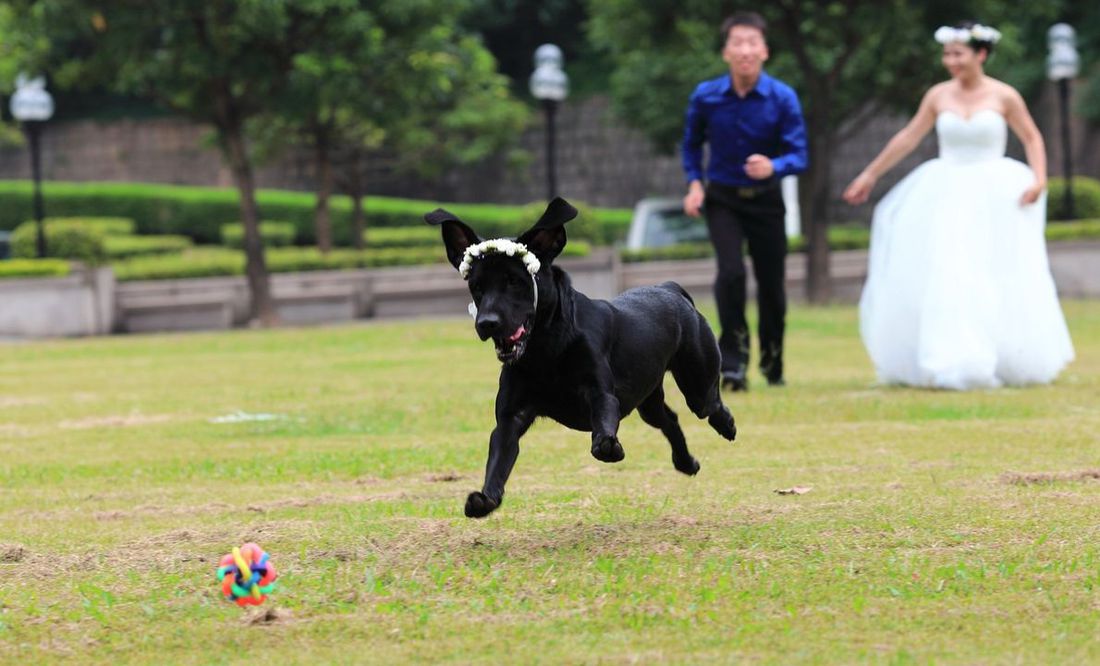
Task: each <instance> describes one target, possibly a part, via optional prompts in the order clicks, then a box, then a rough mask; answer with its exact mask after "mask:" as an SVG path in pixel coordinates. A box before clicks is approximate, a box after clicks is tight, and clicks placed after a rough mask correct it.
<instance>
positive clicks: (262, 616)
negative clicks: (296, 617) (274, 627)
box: [241, 608, 292, 627]
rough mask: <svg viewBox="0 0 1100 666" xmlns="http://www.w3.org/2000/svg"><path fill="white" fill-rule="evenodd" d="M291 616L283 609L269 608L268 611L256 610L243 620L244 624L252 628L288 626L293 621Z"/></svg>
mask: <svg viewBox="0 0 1100 666" xmlns="http://www.w3.org/2000/svg"><path fill="white" fill-rule="evenodd" d="M291 617H292V616H291V614H290V611H288V610H283V609H282V608H268V609H266V610H255V611H252V612H251V613H249V614H247V615H245V616H244V617H242V618H241V622H242V623H243V624H247V625H249V626H252V627H257V626H267V625H271V624H286V623H287V622H290V620H291Z"/></svg>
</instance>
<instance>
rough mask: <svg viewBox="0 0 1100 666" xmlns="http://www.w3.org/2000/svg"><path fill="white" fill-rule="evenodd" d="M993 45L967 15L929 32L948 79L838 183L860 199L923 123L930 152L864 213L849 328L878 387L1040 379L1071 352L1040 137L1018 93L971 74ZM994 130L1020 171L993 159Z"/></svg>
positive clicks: (996, 151) (1000, 153)
mask: <svg viewBox="0 0 1100 666" xmlns="http://www.w3.org/2000/svg"><path fill="white" fill-rule="evenodd" d="M999 39H1000V33H998V32H997V31H996V30H994V29H992V28H989V27H986V26H982V25H978V24H974V23H963V24H960V25H959V26H958V27H955V28H950V27H943V28H940V29H939V30H937V31H936V40H937V41H938V42H940V43H941V44H943V65H944V67H946V68H947V71H948V72H949V73H950V74H951V79H950V80H949V81H945V82H943V83H940V84H937V85H935V86H933V87H932V88H931V89H930V90H929V91H928V92H927V93H926V94H925V96H924V99H923V100H922V101H921V104H920V108H919V109H918V110H917V113H916V115H915V116H914V117H913V118H912V120H910V121H909V124H908V125H906V126H905V128H904V129H902V130H901V131H900V132H898V133H897V134H896V135H894V137H893V138H892V139H890V141H889V143H887V144H886V147H885V148H883V150H882V152H881V153H879V155H878V156H877V157H876V158H875V159H874V160H873V161H872V162H871V163H870V164H868V165H867V168H865V169H864V170H863V172H862V173H860V174H859V175H858V176H857V177H856V178H855V180H853V181H852V183H851V184H850V185H849V186H848V187H847V189H846V190H845V191H844V199H845V200H846V201H847V202H848V203H850V204H852V205H856V204H860V203H863V202H865V201H866V200H867V198H868V196H869V195H870V193H871V190H872V189H873V188H874V186H875V182H876V181H877V180H878V178H879V177H880V176H882V174H884V173H886V172H887V171H888V170H889V169H890V168H891V167H893V166H894V165H895V164H897V163H898V162H899V161H900V160H901V159H902V158H904V157H905V156H906V155H908V154H909V153H910V152H912V151H913V149H914V148H916V147H917V145H918V144H919V143H920V141H921V139H922V138H923V137H924V136H925V135H926V134H927V133H928V132H929V131H930V130H931V129H932V128H933V127H935V128H936V134H937V136H938V138H939V147H940V155H939V157H938V158H937V159H933V160H930V161H928V162H925V163H924V164H922V165H921V166H919V167H918V168H917V169H915V170H914V171H913V172H912V173H910V174H909V175H908V176H906V177H905V178H904V179H903V180H902V181H901V182H899V183H898V184H897V185H896V186H895V187H894V188H893V189H892V190H891V191H890V192H888V193H887V194H886V196H884V197H883V198H882V200H881V201H880V202H879V204H878V205H877V206H876V207H875V212H874V218H873V221H872V227H871V251H870V259H869V266H868V275H867V283H866V284H865V285H864V288H863V295H862V298H861V299H860V333H861V335H862V337H863V342H864V345H866V347H867V351H868V353H869V354H870V356H871V360H872V361H873V362H874V364H875V369H876V371H877V373H878V378H879V380H880V381H881V382H883V383H888V384H907V385H911V386H923V387H932V388H945V389H958V390H965V389H971V388H986V387H995V386H1000V385H1002V384H1013V385H1021V384H1034V383H1048V382H1050V381H1052V380H1053V379H1054V378H1055V377H1056V376H1057V375H1058V373H1059V372H1060V371H1061V370H1062V368H1064V367H1065V365H1066V364H1067V363H1068V362H1070V361H1071V360H1073V344H1072V342H1071V341H1070V337H1069V331H1068V330H1067V328H1066V322H1065V318H1064V317H1063V316H1062V310H1061V307H1060V306H1059V304H1058V296H1057V293H1056V292H1055V289H1054V281H1053V279H1052V278H1051V276H1050V267H1049V265H1048V263H1047V255H1046V241H1045V238H1044V234H1043V228H1044V226H1045V224H1046V192H1045V189H1046V155H1045V148H1044V146H1043V137H1042V135H1041V134H1040V133H1039V130H1038V128H1037V127H1036V126H1035V122H1034V121H1033V120H1032V118H1031V115H1030V114H1029V113H1028V110H1027V106H1026V105H1025V104H1024V101H1023V98H1022V97H1021V96H1020V94H1019V93H1018V92H1017V91H1016V90H1015V89H1013V88H1012V87H1011V86H1009V85H1007V84H1005V83H1002V82H1001V81H997V80H995V79H992V78H990V77H988V76H986V75H985V74H984V72H983V71H982V65H983V63H985V61H986V58H988V57H989V53H990V51H991V50H992V48H993V44H994V43H996V42H997V41H998V40H999ZM1007 128H1011V129H1012V131H1013V132H1015V134H1016V136H1018V137H1019V139H1020V141H1021V143H1023V146H1024V150H1025V152H1026V155H1027V162H1028V166H1025V165H1024V164H1022V163H1020V162H1018V161H1016V160H1012V159H1009V158H1007V157H1005V156H1004V150H1005V141H1006V138H1007V136H1006V135H1007ZM1029 167H1030V168H1029Z"/></svg>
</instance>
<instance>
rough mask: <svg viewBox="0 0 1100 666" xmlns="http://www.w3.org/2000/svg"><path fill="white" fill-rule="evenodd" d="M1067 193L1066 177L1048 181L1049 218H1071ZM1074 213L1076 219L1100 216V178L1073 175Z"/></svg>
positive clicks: (1089, 218)
mask: <svg viewBox="0 0 1100 666" xmlns="http://www.w3.org/2000/svg"><path fill="white" fill-rule="evenodd" d="M1065 195H1066V179H1065V178H1051V179H1050V180H1049V181H1048V182H1047V219H1048V220H1067V219H1069V211H1067V210H1066V209H1065ZM1073 213H1074V218H1073V219H1076V220H1091V219H1096V218H1100V180H1096V179H1095V178H1088V177H1086V176H1074V177H1073Z"/></svg>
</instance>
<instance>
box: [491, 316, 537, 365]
mask: <svg viewBox="0 0 1100 666" xmlns="http://www.w3.org/2000/svg"><path fill="white" fill-rule="evenodd" d="M530 334H531V320H530V319H528V320H527V321H525V322H523V323H522V324H520V325H519V328H517V329H516V330H515V331H513V332H512V333H511V334H510V335H507V336H501V337H494V338H493V343H494V344H495V345H496V347H497V358H498V359H500V361H501V362H502V363H515V362H516V360H518V359H519V357H520V356H523V351H524V350H525V349H526V348H527V336H529V335H530Z"/></svg>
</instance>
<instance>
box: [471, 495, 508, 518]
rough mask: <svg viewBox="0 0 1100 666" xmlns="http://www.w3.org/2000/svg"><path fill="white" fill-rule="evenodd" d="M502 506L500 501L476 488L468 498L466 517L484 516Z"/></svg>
mask: <svg viewBox="0 0 1100 666" xmlns="http://www.w3.org/2000/svg"><path fill="white" fill-rule="evenodd" d="M498 506H500V501H499V500H495V499H493V498H491V497H489V496H488V495H486V494H485V493H483V492H481V491H477V490H475V491H474V492H472V493H470V496H469V497H467V498H466V517H467V518H484V517H485V516H488V515H489V514H490V513H492V512H493V511H495V510H496V508H497V507H498Z"/></svg>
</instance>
